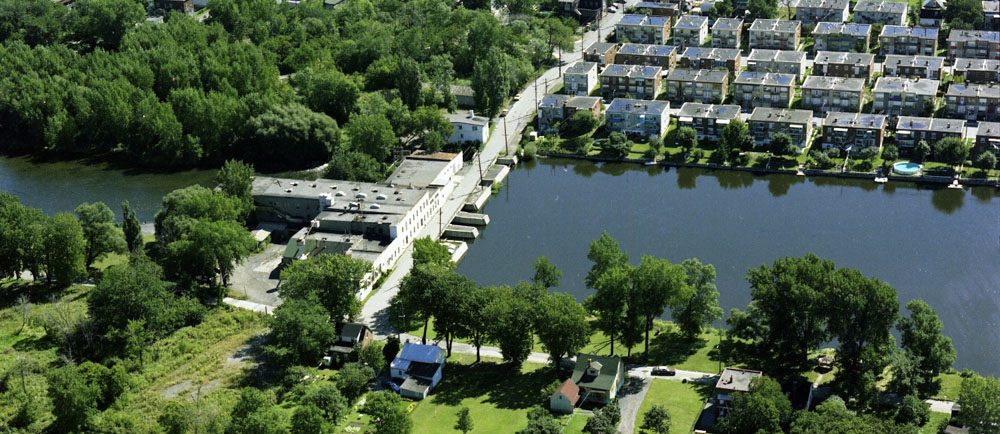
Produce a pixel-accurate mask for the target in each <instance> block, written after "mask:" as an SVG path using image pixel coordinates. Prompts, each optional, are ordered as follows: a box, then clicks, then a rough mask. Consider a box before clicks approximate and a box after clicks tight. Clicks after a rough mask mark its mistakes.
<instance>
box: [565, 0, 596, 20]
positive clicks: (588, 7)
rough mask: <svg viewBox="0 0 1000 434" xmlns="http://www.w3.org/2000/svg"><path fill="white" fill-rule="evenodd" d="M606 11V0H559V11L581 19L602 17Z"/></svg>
mask: <svg viewBox="0 0 1000 434" xmlns="http://www.w3.org/2000/svg"><path fill="white" fill-rule="evenodd" d="M606 11H607V7H606V6H605V3H604V0H559V13H560V14H561V15H565V16H568V17H573V18H576V19H578V20H580V21H589V20H592V19H594V18H600V17H601V16H603V15H604V13H605V12H606Z"/></svg>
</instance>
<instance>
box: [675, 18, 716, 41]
mask: <svg viewBox="0 0 1000 434" xmlns="http://www.w3.org/2000/svg"><path fill="white" fill-rule="evenodd" d="M672 33H673V41H674V45H676V46H678V47H681V48H684V47H700V46H702V45H705V43H706V42H708V17H703V16H699V15H684V16H682V17H680V19H678V20H677V23H676V24H674V29H673V31H672Z"/></svg>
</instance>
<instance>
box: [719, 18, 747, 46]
mask: <svg viewBox="0 0 1000 434" xmlns="http://www.w3.org/2000/svg"><path fill="white" fill-rule="evenodd" d="M742 42H743V19H742V18H725V17H720V18H719V19H717V20H715V25H713V26H712V47H715V48H740V44H741V43H742Z"/></svg>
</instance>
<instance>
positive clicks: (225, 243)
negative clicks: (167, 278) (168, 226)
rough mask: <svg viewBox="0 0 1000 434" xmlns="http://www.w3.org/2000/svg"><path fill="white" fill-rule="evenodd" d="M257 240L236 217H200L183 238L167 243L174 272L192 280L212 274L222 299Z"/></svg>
mask: <svg viewBox="0 0 1000 434" xmlns="http://www.w3.org/2000/svg"><path fill="white" fill-rule="evenodd" d="M256 246H257V243H256V242H255V241H254V239H253V237H251V236H250V233H249V232H247V230H246V228H244V227H243V225H241V224H239V223H236V222H234V221H205V220H196V221H195V222H194V223H193V224H192V225H191V226H190V227H189V228H188V230H187V232H186V233H185V234H184V236H183V237H181V239H179V240H177V241H174V242H172V243H170V245H168V246H167V251H168V256H169V260H168V263H169V265H170V266H169V267H168V269H169V271H170V275H172V276H178V277H180V278H181V280H182V281H184V282H187V283H188V284H190V283H191V282H193V281H194V280H195V279H197V278H210V279H211V282H212V286H213V287H217V288H218V289H219V301H220V302H221V301H222V297H223V293H224V288H225V287H227V286H228V285H229V277H230V276H232V274H233V271H234V270H235V269H236V266H237V265H239V263H240V262H242V261H243V259H244V258H246V257H247V256H249V255H250V254H251V253H253V251H254V248H256Z"/></svg>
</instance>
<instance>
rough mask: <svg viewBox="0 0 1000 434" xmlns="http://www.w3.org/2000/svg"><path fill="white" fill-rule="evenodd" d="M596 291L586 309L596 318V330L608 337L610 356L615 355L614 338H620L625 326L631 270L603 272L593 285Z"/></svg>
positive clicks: (630, 289)
mask: <svg viewBox="0 0 1000 434" xmlns="http://www.w3.org/2000/svg"><path fill="white" fill-rule="evenodd" d="M593 288H594V289H596V291H595V292H594V294H593V295H591V296H590V297H588V298H587V301H586V302H585V303H586V305H587V308H588V309H590V311H591V312H592V313H593V314H594V315H595V316H597V328H598V329H599V330H601V331H602V332H604V334H605V335H607V336H608V339H609V340H610V342H611V348H610V350H611V353H610V354H611V355H614V354H615V338H616V337H620V336H621V332H622V329H623V328H624V327H625V326H626V325H627V322H626V315H627V313H628V307H629V294H630V293H631V292H632V269H631V268H630V267H628V266H621V267H617V268H612V269H610V270H605V271H603V272H602V273H601V275H600V278H599V279H598V280H597V282H596V283H595V284H594V285H593Z"/></svg>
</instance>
